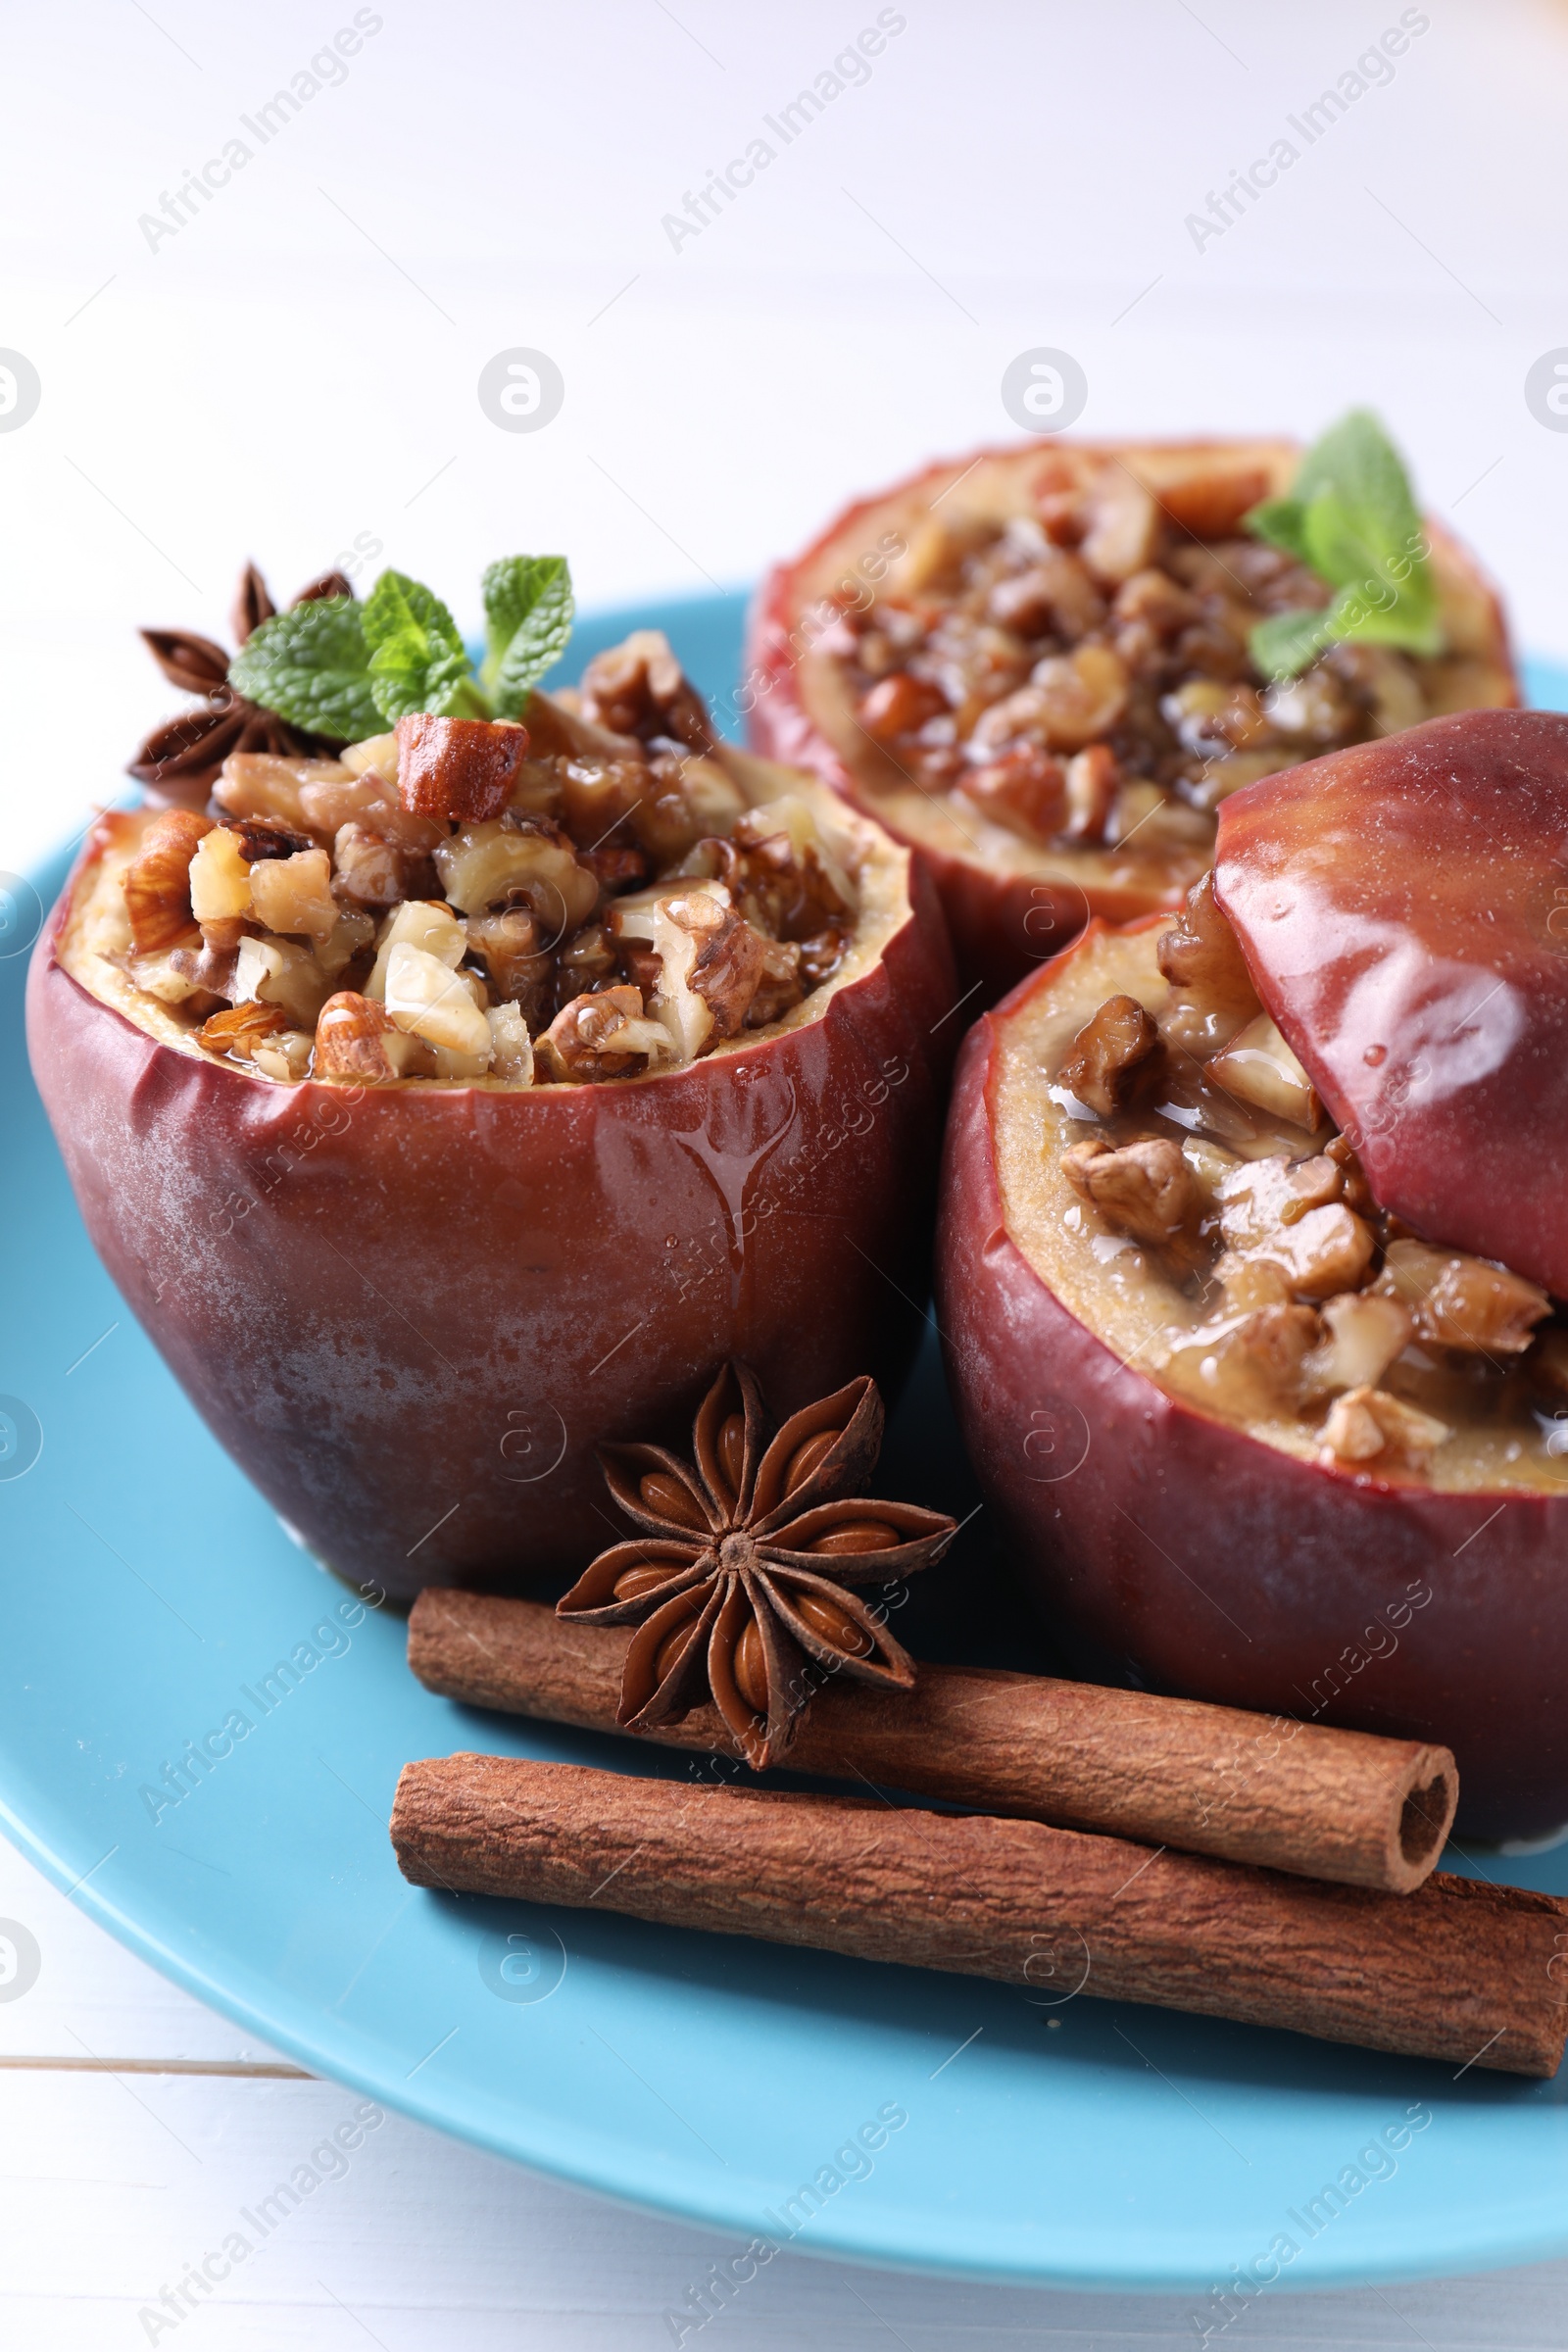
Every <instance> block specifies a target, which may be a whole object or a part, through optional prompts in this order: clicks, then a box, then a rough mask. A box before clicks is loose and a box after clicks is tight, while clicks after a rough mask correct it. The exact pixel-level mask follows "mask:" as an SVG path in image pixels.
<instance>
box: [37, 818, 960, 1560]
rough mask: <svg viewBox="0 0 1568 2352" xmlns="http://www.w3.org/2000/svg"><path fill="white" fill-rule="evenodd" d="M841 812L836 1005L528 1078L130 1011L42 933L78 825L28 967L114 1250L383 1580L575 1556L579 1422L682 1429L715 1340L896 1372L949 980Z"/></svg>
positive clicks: (158, 1314)
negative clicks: (250, 1038) (479, 1082)
mask: <svg viewBox="0 0 1568 2352" xmlns="http://www.w3.org/2000/svg"><path fill="white" fill-rule="evenodd" d="M778 781H779V779H778V778H777V777H776V775H773V776H771V778H770V784H771V788H772V790H775V791H776V789H777V786H778ZM804 789H805V790H806V792H807V794H808V795H809V794H811V793H813V792H815V791H818V790H819V789H820V788H819V787H817V786H814V785H810V784H807V785H806V786H805V787H804ZM757 797H759V798H763V797H768V793H767V792H766V791H764V790H760V791H759V792H758V795H757ZM837 813H838V815H839V817H840V819H842V811H838V812H837ZM116 821H121V822H123V821H124V820H116V819H113V818H111V819H108V820H106V823H107V824H108V825H110V826H112V825H113V824H114V823H115V822H116ZM860 837H861V841H862V844H863V848H864V856H865V858H866V864H865V865H864V867H863V868H862V893H863V896H864V899H865V902H866V904H865V905H864V906H863V907H862V933H861V936H860V942H859V945H858V948H857V950H856V951H855V952H854V953H853V954H852V957H851V959H850V961H849V962H848V963H847V965H846V967H844V974H843V976H841V977H836V978H835V980H834V981H833V982H830V983H829V984H828V989H829V991H830V993H829V994H828V995H827V1001H826V1004H825V1008H824V1009H823V1010H822V1012H821V1014H820V1017H818V1018H815V1019H799V1018H795V1019H791V1017H790V1016H786V1020H785V1022H783V1023H781V1024H779V1025H778V1026H777V1027H776V1028H775V1029H774V1030H772V1031H770V1032H766V1033H758V1034H757V1035H756V1036H755V1038H751V1039H745V1040H742V1041H739V1042H737V1044H736V1045H735V1046H734V1047H732V1048H725V1049H722V1050H720V1051H719V1052H717V1053H715V1054H712V1055H711V1056H710V1057H709V1058H707V1059H705V1060H701V1061H698V1062H695V1063H693V1064H691V1065H690V1066H688V1067H686V1068H684V1069H679V1070H675V1071H671V1072H667V1073H664V1074H662V1075H658V1076H655V1077H651V1078H646V1079H641V1080H633V1081H631V1082H620V1083H612V1084H607V1085H600V1086H569V1085H568V1086H538V1087H534V1088H530V1089H524V1090H506V1089H503V1088H498V1087H486V1086H458V1085H454V1086H439V1085H430V1084H421V1083H419V1082H417V1081H415V1082H407V1083H400V1084H395V1085H391V1086H383V1087H381V1088H373V1087H372V1088H367V1089H359V1088H345V1087H341V1086H333V1085H327V1084H319V1083H317V1082H315V1081H313V1080H305V1081H304V1082H302V1083H301V1084H299V1085H295V1086H287V1085H281V1084H273V1083H270V1082H269V1081H268V1080H266V1079H264V1078H261V1077H257V1076H252V1075H250V1074H249V1073H247V1072H245V1071H243V1070H241V1069H237V1068H235V1067H233V1066H231V1065H228V1064H223V1063H220V1062H217V1061H215V1060H213V1059H212V1058H210V1057H208V1056H205V1055H202V1054H199V1053H197V1052H195V1051H194V1050H193V1049H186V1050H181V1049H180V1048H179V1047H177V1046H175V1045H172V1044H170V1043H168V1042H164V1041H162V1040H161V1039H160V1038H158V1037H156V1036H153V1035H149V1034H148V1033H147V1031H146V1030H145V1029H144V1028H143V1027H141V1026H138V1025H137V1024H136V1023H134V1022H132V1021H131V1020H130V1019H128V1018H126V1017H125V1015H124V1013H123V1012H122V1011H120V1010H118V1009H116V1008H114V1007H113V1006H112V1005H108V1004H105V1003H102V1002H100V1001H99V1000H98V999H97V998H96V997H95V996H93V995H91V994H90V993H89V992H88V991H87V990H86V989H85V988H84V987H83V986H82V985H81V984H80V983H79V982H78V981H77V980H75V979H74V978H73V977H72V976H71V974H70V973H69V972H68V971H67V970H66V969H65V968H64V967H63V966H62V964H61V962H60V960H59V957H58V955H57V952H56V951H57V947H58V946H59V943H60V940H61V936H62V931H63V928H64V926H65V924H66V922H67V919H68V915H69V912H70V908H71V905H72V902H73V893H74V892H76V891H79V890H81V889H83V887H84V885H85V884H86V882H87V881H88V880H89V879H90V875H91V871H92V868H93V865H94V861H95V859H96V858H97V857H98V856H99V855H100V854H101V849H102V841H103V834H102V831H100V835H99V837H98V839H96V840H95V841H93V842H90V843H89V845H88V848H87V851H86V853H85V855H84V858H83V861H82V863H81V865H80V866H78V868H77V871H76V873H75V875H74V876H73V881H72V883H71V884H70V885H68V888H67V891H66V893H65V895H64V897H63V898H62V900H61V903H60V905H59V907H57V908H56V910H55V912H54V915H53V917H52V919H51V921H50V923H49V924H48V926H47V928H46V930H45V932H44V935H43V937H42V938H41V940H40V942H39V945H38V947H37V949H36V951H35V954H34V957H33V963H32V968H31V971H30V974H29V988H28V1005H27V1015H28V1040H29V1046H30V1051H31V1056H32V1066H33V1070H34V1073H35V1075H36V1078H37V1082H38V1086H39V1091H40V1092H41V1094H42V1096H43V1099H44V1103H45V1105H46V1107H47V1109H48V1112H49V1116H50V1118H51V1121H52V1122H53V1125H54V1130H55V1134H56V1137H57V1138H58V1140H59V1144H60V1148H61V1151H62V1152H63V1154H64V1157H65V1160H66V1165H67V1168H68V1171H69V1173H70V1176H71V1180H72V1183H73V1188H74V1190H75V1195H76V1199H77V1201H78V1204H79V1206H80V1208H81V1212H82V1215H83V1217H84V1219H85V1221H86V1224H87V1228H88V1231H89V1233H90V1234H91V1236H92V1239H93V1241H94V1243H95V1244H96V1246H97V1248H98V1250H99V1251H100V1253H101V1255H102V1256H103V1258H104V1260H105V1263H106V1264H107V1266H108V1268H109V1271H110V1273H111V1274H112V1275H113V1277H114V1279H115V1281H116V1282H117V1283H118V1284H119V1286H120V1288H121V1290H122V1291H123V1294H124V1296H125V1298H126V1299H127V1300H128V1302H129V1303H130V1305H131V1307H132V1308H133V1310H134V1311H135V1313H136V1314H137V1316H138V1317H139V1318H140V1320H141V1321H142V1323H143V1324H144V1325H145V1327H146V1329H147V1331H148V1332H149V1333H150V1335H151V1337H152V1338H153V1340H154V1342H155V1344H156V1345H157V1346H158V1348H160V1350H161V1351H162V1353H163V1354H164V1356H165V1358H166V1359H167V1361H168V1362H169V1364H170V1366H171V1367H172V1370H173V1372H174V1373H175V1375H176V1376H177V1378H178V1379H179V1380H180V1382H181V1383H182V1385H183V1386H184V1388H185V1389H186V1391H187V1392H188V1394H189V1395H190V1397H191V1398H192V1400H193V1401H194V1402H195V1404H196V1405H197V1407H198V1408H199V1410H200V1411H201V1412H202V1414H203V1416H204V1418H205V1419H206V1420H207V1422H208V1424H209V1426H210V1427H211V1428H212V1430H213V1431H214V1433H215V1434H216V1435H217V1437H218V1438H219V1439H220V1440H221V1443H222V1444H223V1445H224V1446H226V1447H227V1448H228V1450H229V1452H230V1453H231V1454H232V1455H233V1456H234V1458H235V1459H236V1461H238V1462H239V1464H240V1465H241V1467H242V1468H243V1469H244V1470H245V1471H246V1472H247V1473H248V1474H249V1476H250V1477H251V1478H253V1479H254V1480H255V1482H256V1484H257V1485H258V1486H259V1487H260V1488H261V1490H262V1492H263V1493H264V1494H265V1495H267V1497H268V1499H269V1501H270V1502H271V1504H272V1505H273V1507H274V1508H275V1509H276V1510H277V1511H278V1512H279V1513H280V1514H281V1515H282V1517H283V1518H284V1519H285V1520H287V1521H288V1522H289V1523H290V1525H291V1526H292V1527H293V1528H294V1529H295V1530H297V1531H298V1533H299V1534H300V1536H301V1537H302V1538H303V1540H304V1542H305V1543H306V1544H308V1545H309V1546H310V1548H311V1549H312V1550H313V1551H315V1552H316V1553H318V1554H319V1557H320V1558H322V1559H323V1560H325V1561H326V1562H327V1563H328V1564H329V1565H330V1566H331V1567H332V1568H334V1569H336V1570H338V1571H339V1572H340V1573H342V1574H344V1575H346V1576H349V1577H352V1578H353V1579H355V1580H356V1581H363V1580H367V1579H372V1578H373V1579H375V1580H378V1581H379V1583H380V1584H381V1585H382V1586H383V1587H384V1588H385V1589H386V1590H387V1591H388V1592H389V1593H394V1594H410V1593H414V1592H416V1591H417V1590H418V1589H419V1587H420V1586H422V1585H425V1584H431V1583H457V1582H463V1583H470V1584H486V1583H488V1584H497V1585H507V1584H511V1583H513V1582H514V1581H515V1580H516V1579H517V1578H518V1577H520V1576H522V1575H525V1574H528V1573H530V1572H533V1571H538V1570H545V1569H551V1570H577V1569H580V1568H581V1567H582V1566H583V1565H584V1564H585V1562H586V1561H587V1560H588V1558H589V1557H590V1556H591V1555H592V1554H593V1553H595V1552H596V1551H599V1550H601V1549H602V1548H603V1546H604V1544H606V1542H607V1541H608V1540H609V1532H608V1531H609V1530H610V1526H611V1518H612V1517H613V1514H610V1515H608V1516H607V1506H606V1498H605V1491H604V1485H603V1480H602V1478H601V1475H600V1472H599V1470H598V1467H597V1465H596V1463H595V1460H594V1448H595V1446H596V1445H598V1444H599V1443H600V1442H602V1441H603V1440H605V1439H610V1438H615V1439H636V1438H644V1437H649V1436H655V1437H660V1438H662V1439H663V1440H664V1441H665V1442H677V1443H684V1442H685V1440H686V1439H687V1437H688V1436H689V1431H690V1418H691V1414H692V1411H693V1410H694V1408H695V1406H696V1404H697V1403H698V1402H699V1401H700V1398H701V1397H702V1394H703V1392H704V1390H705V1387H706V1386H707V1384H708V1383H709V1382H710V1381H711V1377H712V1373H713V1368H714V1366H715V1364H717V1363H719V1362H720V1361H722V1360H723V1359H724V1358H725V1357H726V1356H729V1355H732V1354H733V1355H739V1356H742V1357H744V1358H745V1359H746V1360H748V1361H749V1362H750V1363H752V1364H753V1365H754V1366H755V1367H756V1369H757V1371H758V1373H759V1374H760V1378H761V1381H762V1384H763V1388H764V1391H765V1393H766V1395H767V1397H768V1401H769V1403H770V1405H771V1406H772V1408H773V1409H774V1410H775V1411H776V1412H777V1413H779V1414H780V1415H783V1414H787V1413H789V1412H792V1411H794V1410H795V1409H796V1408H797V1407H799V1406H801V1405H804V1404H807V1403H809V1402H811V1401H812V1400H814V1399H815V1398H816V1397H819V1396H823V1395H826V1394H828V1393H829V1392H830V1391H832V1390H833V1389H835V1388H837V1387H839V1386H841V1385H842V1384H843V1383H844V1382H845V1381H847V1380H849V1379H851V1378H852V1377H854V1375H855V1374H857V1373H859V1372H865V1371H870V1372H874V1373H875V1374H876V1375H877V1377H878V1378H879V1379H880V1380H882V1381H884V1382H888V1383H892V1382H896V1381H897V1379H898V1378H899V1377H900V1375H901V1372H902V1370H903V1368H904V1366H905V1364H906V1363H907V1357H908V1353H909V1351H910V1348H911V1347H912V1344H913V1340H914V1338H915V1336H916V1334H917V1327H918V1317H917V1314H916V1313H915V1311H914V1310H913V1309H912V1308H909V1307H907V1306H906V1305H905V1304H904V1303H903V1298H904V1297H906V1296H907V1298H909V1299H920V1298H921V1297H923V1295H924V1292H923V1288H922V1285H923V1283H924V1280H925V1271H926V1267H927V1265H928V1263H929V1246H930V1215H931V1203H932V1196H933V1191H934V1184H935V1173H936V1159H937V1151H938V1143H939V1138H940V1132H941V1120H942V1109H943V1103H944V1099H945V1087H946V1078H947V1062H948V1061H950V1060H951V1046H950V1045H949V1044H948V1040H949V1039H950V1038H951V1036H952V1034H953V1032H954V1030H955V1028H956V1023H955V1022H952V1021H949V1022H947V1023H946V1024H945V1025H943V1023H942V1016H943V1015H944V1014H945V1013H946V1012H948V1011H949V1009H950V1007H951V1006H952V1005H953V1002H954V994H955V991H954V984H953V975H952V959H951V955H950V953H949V950H948V946H947V941H946V937H945V934H944V932H943V928H942V921H941V915H940V911H939V910H938V909H937V907H936V905H935V902H934V899H933V898H932V896H931V893H930V889H929V885H928V884H927V883H926V882H925V881H924V880H923V878H921V877H919V876H918V875H917V876H915V877H914V879H913V882H912V885H911V881H910V876H909V860H908V858H907V856H906V854H905V853H904V852H903V851H901V850H900V849H898V848H897V847H896V845H894V844H893V843H892V842H891V841H889V840H888V839H887V837H886V836H885V835H881V834H879V832H878V830H877V828H875V827H872V826H865V827H863V828H861V829H860ZM867 877H869V880H867ZM911 890H912V896H911ZM797 1009H798V1012H799V1010H800V1009H801V1008H797ZM933 1029H934V1030H935V1033H936V1034H935V1037H934V1038H933V1035H932V1032H933ZM944 1055H946V1058H945V1057H944ZM178 1475H179V1465H178V1463H177V1461H174V1460H171V1462H170V1464H169V1476H170V1477H171V1478H177V1477H178ZM213 1540H214V1544H215V1545H216V1546H221V1544H222V1542H223V1531H222V1530H221V1528H219V1529H215V1530H214V1535H213Z"/></svg>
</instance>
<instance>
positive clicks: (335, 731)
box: [228, 596, 382, 743]
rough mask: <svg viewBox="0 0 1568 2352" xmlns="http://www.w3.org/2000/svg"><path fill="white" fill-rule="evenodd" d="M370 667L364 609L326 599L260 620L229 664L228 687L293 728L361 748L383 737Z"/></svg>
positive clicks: (351, 602) (336, 598)
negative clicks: (368, 740) (374, 737)
mask: <svg viewBox="0 0 1568 2352" xmlns="http://www.w3.org/2000/svg"><path fill="white" fill-rule="evenodd" d="M369 662H370V652H369V648H368V645H367V644H366V642H365V632H364V629H363V627H362V625H361V608H360V607H359V606H358V605H357V604H356V603H355V602H354V599H353V598H352V597H351V596H323V597H320V598H319V599H318V600H317V602H316V603H315V604H309V605H296V606H294V608H293V610H292V611H291V612H288V613H276V614H274V615H273V617H272V618H271V619H270V620H264V621H263V622H262V623H261V625H260V627H259V628H257V629H254V630H253V631H252V632H251V635H250V637H249V638H248V639H247V641H246V643H245V645H244V646H243V647H242V649H241V650H240V652H239V653H237V654H236V655H235V656H234V659H233V661H232V662H230V663H229V665H228V679H229V684H230V685H231V686H232V687H233V688H234V690H235V692H236V693H237V694H242V695H244V697H245V698H246V700H247V702H252V703H260V704H261V705H262V707H263V709H264V710H267V711H276V712H277V714H278V716H279V717H280V718H286V719H287V720H288V721H289V723H290V725H291V726H296V727H305V728H307V729H309V731H310V732H311V733H312V734H313V735H327V736H330V737H332V738H333V740H334V741H336V742H341V743H359V742H361V741H363V739H364V738H365V737H366V736H367V735H378V734H379V733H380V732H381V724H382V721H381V713H380V710H379V707H378V705H377V704H376V702H375V700H374V698H373V696H372V693H371V687H370V676H369Z"/></svg>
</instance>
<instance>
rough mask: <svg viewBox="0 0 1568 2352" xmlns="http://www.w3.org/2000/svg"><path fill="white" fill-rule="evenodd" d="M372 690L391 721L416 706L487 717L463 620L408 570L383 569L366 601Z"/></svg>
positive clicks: (448, 713) (390, 723) (488, 707)
mask: <svg viewBox="0 0 1568 2352" xmlns="http://www.w3.org/2000/svg"><path fill="white" fill-rule="evenodd" d="M363 615H364V629H365V641H366V643H367V645H368V647H369V649H370V662H369V679H370V691H371V693H372V694H373V695H374V697H375V706H376V709H377V710H378V711H379V712H380V714H381V717H382V719H383V720H384V721H385V723H386V724H387V725H389V726H390V725H395V724H396V722H397V721H398V720H399V719H400V718H406V717H407V716H408V715H409V713H410V712H411V711H435V712H436V713H437V714H438V715H451V714H452V713H457V714H459V715H461V716H463V717H466V718H488V717H489V716H490V715H491V711H490V706H489V704H488V702H486V700H485V698H484V696H483V695H482V694H480V692H479V690H478V687H477V686H476V685H475V683H474V679H473V673H472V671H471V670H470V669H469V667H468V656H467V652H466V648H465V646H464V643H463V639H462V637H461V636H460V635H459V633H458V624H457V622H456V621H455V620H454V619H453V617H452V615H451V613H449V612H448V611H447V609H446V607H445V605H444V604H443V603H442V602H441V599H440V598H439V597H438V596H435V595H433V594H432V593H431V591H430V590H429V589H428V588H426V587H424V586H423V584H422V583H421V582H420V581H418V580H411V579H410V578H409V576H408V574H407V573H406V572H402V571H383V572H382V574H381V576H380V578H379V579H378V580H377V581H376V583H375V586H374V587H373V588H372V589H371V591H370V593H369V595H368V597H367V598H366V600H365V605H364V608H363Z"/></svg>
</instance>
